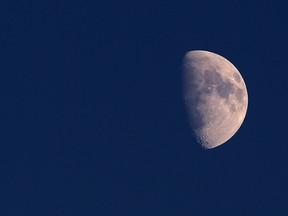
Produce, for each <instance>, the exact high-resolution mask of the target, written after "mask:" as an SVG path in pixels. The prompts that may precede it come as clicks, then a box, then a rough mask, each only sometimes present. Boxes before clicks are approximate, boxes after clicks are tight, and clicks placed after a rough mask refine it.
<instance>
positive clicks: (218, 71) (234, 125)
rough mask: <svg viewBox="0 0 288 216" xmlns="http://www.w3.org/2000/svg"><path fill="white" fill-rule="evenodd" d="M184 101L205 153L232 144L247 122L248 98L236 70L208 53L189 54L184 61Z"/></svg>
mask: <svg viewBox="0 0 288 216" xmlns="http://www.w3.org/2000/svg"><path fill="white" fill-rule="evenodd" d="M182 66H183V86H184V101H185V104H186V108H187V111H188V115H189V118H190V120H189V121H190V125H191V128H192V131H193V134H194V135H195V137H196V139H197V141H198V143H200V144H201V145H202V147H204V148H206V149H211V148H214V147H217V146H219V145H221V144H223V143H225V142H226V141H227V140H229V139H230V138H231V137H232V136H233V135H234V134H235V133H236V132H237V130H238V129H239V128H240V126H241V124H242V123H243V121H244V118H245V115H246V112H247V107H248V94H247V89H246V85H245V83H244V80H243V78H242V76H241V74H240V73H239V71H238V70H237V68H236V67H235V66H234V65H233V64H232V63H231V62H229V61H228V60H227V59H225V58H223V57H222V56H220V55H217V54H215V53H212V52H208V51H201V50H196V51H190V52H187V53H186V55H185V57H184V60H183V65H182Z"/></svg>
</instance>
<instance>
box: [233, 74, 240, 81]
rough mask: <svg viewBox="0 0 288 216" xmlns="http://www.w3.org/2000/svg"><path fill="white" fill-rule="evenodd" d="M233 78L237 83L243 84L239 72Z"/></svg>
mask: <svg viewBox="0 0 288 216" xmlns="http://www.w3.org/2000/svg"><path fill="white" fill-rule="evenodd" d="M233 77H234V79H235V80H236V82H238V83H240V82H241V77H240V75H239V74H238V73H237V72H234V73H233Z"/></svg>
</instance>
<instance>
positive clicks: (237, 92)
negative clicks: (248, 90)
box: [235, 88, 244, 101]
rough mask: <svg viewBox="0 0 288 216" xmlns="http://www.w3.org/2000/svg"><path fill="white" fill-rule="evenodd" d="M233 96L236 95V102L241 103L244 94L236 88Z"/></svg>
mask: <svg viewBox="0 0 288 216" xmlns="http://www.w3.org/2000/svg"><path fill="white" fill-rule="evenodd" d="M235 94H236V98H237V100H238V101H242V99H243V97H244V92H243V90H242V89H240V88H237V90H236V93H235Z"/></svg>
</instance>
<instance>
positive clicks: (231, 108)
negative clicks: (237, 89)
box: [229, 104, 236, 112]
mask: <svg viewBox="0 0 288 216" xmlns="http://www.w3.org/2000/svg"><path fill="white" fill-rule="evenodd" d="M229 110H230V112H235V111H236V107H235V104H231V106H230V107H229Z"/></svg>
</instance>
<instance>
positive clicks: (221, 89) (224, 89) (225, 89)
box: [216, 81, 234, 99]
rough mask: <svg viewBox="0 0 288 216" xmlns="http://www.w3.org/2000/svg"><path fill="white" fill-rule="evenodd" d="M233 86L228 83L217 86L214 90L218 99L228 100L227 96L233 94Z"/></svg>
mask: <svg viewBox="0 0 288 216" xmlns="http://www.w3.org/2000/svg"><path fill="white" fill-rule="evenodd" d="M233 87H234V85H233V84H232V83H230V82H229V81H226V82H224V81H223V82H222V83H221V84H220V85H219V86H217V88H216V90H217V93H218V95H219V96H220V97H222V98H225V99H228V98H229V95H230V94H231V93H233V90H234V88H233Z"/></svg>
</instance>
